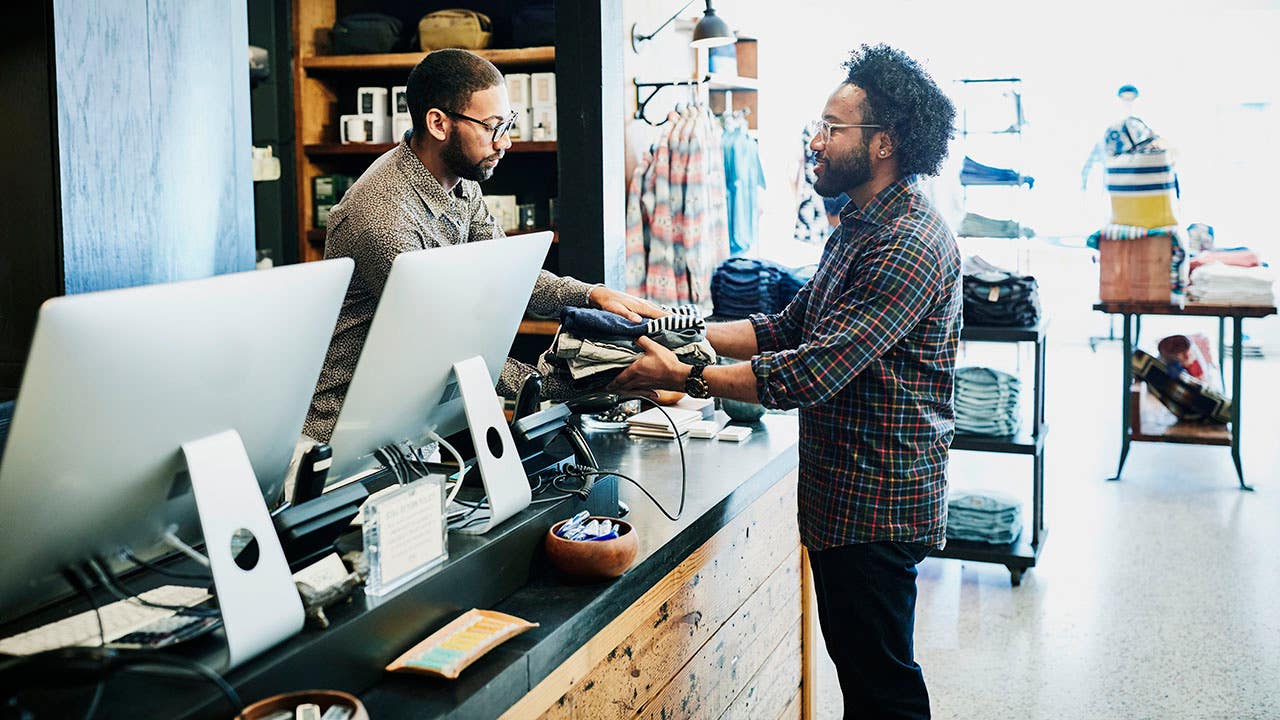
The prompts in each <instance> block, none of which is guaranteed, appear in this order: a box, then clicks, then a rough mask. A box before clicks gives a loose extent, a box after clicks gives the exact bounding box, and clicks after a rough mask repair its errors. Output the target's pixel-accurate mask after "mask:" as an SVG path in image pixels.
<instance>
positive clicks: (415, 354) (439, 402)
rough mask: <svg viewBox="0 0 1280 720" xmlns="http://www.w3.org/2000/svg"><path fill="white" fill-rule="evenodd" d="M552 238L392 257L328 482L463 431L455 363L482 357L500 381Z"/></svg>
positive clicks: (338, 429)
mask: <svg viewBox="0 0 1280 720" xmlns="http://www.w3.org/2000/svg"><path fill="white" fill-rule="evenodd" d="M551 237H552V234H551V233H550V232H539V233H530V234H528V235H518V236H515V237H504V238H495V239H493V240H482V241H478V242H471V243H465V244H462V245H450V246H447V247H440V248H432V249H429V250H418V251H414V252H408V253H404V254H402V255H400V256H398V257H396V259H395V262H394V263H393V264H392V266H391V274H390V276H389V277H388V278H387V284H386V286H385V288H384V289H383V291H382V298H381V299H380V300H379V301H378V311H377V313H376V314H375V315H374V317H373V324H372V326H371V327H370V328H369V335H368V338H367V339H366V340H365V343H364V349H363V351H361V353H360V360H359V362H358V363H357V364H356V370H355V373H354V374H353V375H352V378H351V385H350V386H349V387H348V389H347V396H346V399H345V401H344V402H343V405H342V410H341V412H339V414H338V422H337V425H336V426H335V427H334V431H333V437H332V438H331V439H330V441H329V445H330V446H332V448H333V467H332V469H331V470H330V473H329V479H330V484H333V483H336V482H341V481H343V480H345V479H346V478H349V477H351V476H352V475H356V474H359V473H362V472H364V471H366V470H369V469H371V468H373V467H376V466H377V464H378V463H377V461H376V460H375V459H374V457H373V453H374V451H376V450H377V449H378V448H380V447H383V446H384V445H388V444H392V443H401V442H405V441H408V442H412V443H415V444H416V443H421V442H422V441H423V440H424V439H425V438H426V436H427V433H428V431H430V430H434V431H435V432H436V433H437V434H439V435H440V436H442V437H443V436H447V435H450V434H453V433H456V432H458V431H460V430H463V429H465V428H466V416H465V414H464V410H463V403H462V400H461V396H460V392H459V390H458V383H457V382H456V380H455V378H454V375H453V364H454V363H455V362H458V361H459V360H464V359H466V358H471V357H475V356H480V357H482V358H484V362H485V365H486V366H487V367H488V370H489V375H490V385H489V387H490V388H492V387H493V384H494V383H496V382H497V380H498V373H500V372H501V371H502V366H503V363H505V362H506V359H507V353H509V352H510V351H511V343H512V341H513V340H514V339H515V336H516V332H517V331H518V330H519V328H520V320H521V318H523V317H524V311H525V307H527V306H528V304H529V295H530V293H531V292H532V291H533V285H534V282H535V281H536V280H537V278H538V273H539V272H540V271H541V269H542V261H543V260H544V259H545V258H546V256H547V250H548V249H550V247H551ZM494 402H495V403H496V402H497V400H496V399H495V401H494Z"/></svg>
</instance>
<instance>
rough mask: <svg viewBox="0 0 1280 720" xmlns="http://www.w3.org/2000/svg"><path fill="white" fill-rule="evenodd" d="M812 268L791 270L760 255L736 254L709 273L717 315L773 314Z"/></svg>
mask: <svg viewBox="0 0 1280 720" xmlns="http://www.w3.org/2000/svg"><path fill="white" fill-rule="evenodd" d="M811 275H812V271H811V270H810V271H808V272H806V271H805V270H790V269H788V268H785V267H783V266H781V265H779V264H777V263H773V262H769V261H768V260H761V259H759V258H746V257H736V258H730V259H728V260H725V261H724V262H723V263H720V267H718V268H716V271H715V272H714V273H713V274H712V275H711V301H712V303H714V305H715V314H716V316H717V317H724V318H744V317H747V316H748V315H751V314H752V313H766V314H768V313H776V312H780V311H781V310H782V309H783V308H785V307H786V306H787V303H790V302H791V300H792V299H793V298H795V296H796V293H798V292H800V288H802V287H804V284H805V283H806V282H808V281H809V277H810V276H811Z"/></svg>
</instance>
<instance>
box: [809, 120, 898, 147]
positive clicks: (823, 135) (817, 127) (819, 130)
mask: <svg viewBox="0 0 1280 720" xmlns="http://www.w3.org/2000/svg"><path fill="white" fill-rule="evenodd" d="M832 128H835V129H840V128H876V129H878V130H883V129H884V126H883V125H867V124H864V123H833V122H830V121H827V120H814V121H813V122H811V123H809V133H810V134H811V135H813V137H816V138H818V139H820V140H822V142H823V144H826V143H829V142H831V130H832Z"/></svg>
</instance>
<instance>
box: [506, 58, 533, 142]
mask: <svg viewBox="0 0 1280 720" xmlns="http://www.w3.org/2000/svg"><path fill="white" fill-rule="evenodd" d="M506 81H507V99H508V100H509V101H510V102H511V109H512V110H515V111H516V112H517V113H519V116H518V117H517V118H516V124H515V125H513V126H512V127H511V140H512V141H513V142H518V141H528V140H531V139H532V137H533V136H532V132H533V121H532V117H531V111H530V109H529V108H530V107H532V103H531V102H530V97H529V96H530V94H531V92H532V86H531V76H530V75H529V74H528V73H511V74H509V75H507V76H506Z"/></svg>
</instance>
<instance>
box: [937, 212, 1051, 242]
mask: <svg viewBox="0 0 1280 720" xmlns="http://www.w3.org/2000/svg"><path fill="white" fill-rule="evenodd" d="M1035 234H1036V232H1035V230H1032V229H1031V228H1029V227H1026V226H1025V225H1022V224H1021V223H1019V222H1018V221H1016V220H997V219H995V218H989V217H987V216H985V215H979V214H978V213H973V212H970V213H965V214H964V219H962V220H961V221H960V228H959V229H958V230H957V231H956V235H959V236H960V237H985V238H1020V237H1028V238H1029V237H1035Z"/></svg>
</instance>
